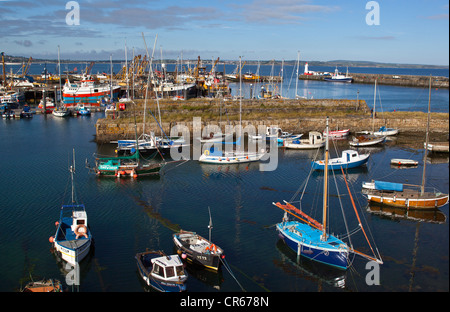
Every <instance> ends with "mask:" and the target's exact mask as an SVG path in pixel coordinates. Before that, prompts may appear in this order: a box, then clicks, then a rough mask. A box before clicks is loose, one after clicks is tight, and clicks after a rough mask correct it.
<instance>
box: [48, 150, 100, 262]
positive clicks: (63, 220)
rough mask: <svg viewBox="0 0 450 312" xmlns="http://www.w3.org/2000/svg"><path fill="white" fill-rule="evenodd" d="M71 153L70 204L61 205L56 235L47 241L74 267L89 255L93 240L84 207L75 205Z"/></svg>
mask: <svg viewBox="0 0 450 312" xmlns="http://www.w3.org/2000/svg"><path fill="white" fill-rule="evenodd" d="M73 153H74V156H73V165H72V166H70V168H69V171H70V176H71V181H72V200H71V203H70V204H68V205H62V207H61V212H60V218H59V221H57V222H56V223H55V225H56V233H55V235H54V236H51V237H50V238H49V241H50V243H52V244H53V247H54V248H55V250H56V251H57V253H58V254H59V255H60V256H61V258H62V259H63V260H64V261H66V262H68V263H70V264H72V265H75V264H76V263H79V262H81V261H82V260H83V259H84V258H85V257H86V255H87V254H88V253H89V250H90V248H91V245H92V241H93V238H92V234H91V231H90V229H89V224H88V218H87V213H86V209H85V206H84V204H77V203H76V198H75V188H74V179H73V176H74V173H75V151H74V152H73Z"/></svg>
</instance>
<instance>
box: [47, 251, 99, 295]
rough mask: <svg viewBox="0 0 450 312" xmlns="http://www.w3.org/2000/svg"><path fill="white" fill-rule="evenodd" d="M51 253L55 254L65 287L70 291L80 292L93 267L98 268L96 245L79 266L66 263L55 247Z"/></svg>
mask: <svg viewBox="0 0 450 312" xmlns="http://www.w3.org/2000/svg"><path fill="white" fill-rule="evenodd" d="M50 252H51V253H52V254H53V256H54V258H55V260H56V265H57V266H58V269H59V271H60V272H61V274H62V276H64V278H61V281H62V284H63V285H67V287H68V288H67V290H68V291H79V290H80V288H79V287H80V285H81V282H82V281H83V280H84V279H85V278H86V276H87V275H88V274H89V272H90V271H91V269H92V265H94V266H97V267H98V264H97V262H96V259H95V245H92V246H91V249H90V250H89V253H88V254H87V255H86V257H85V258H84V259H83V261H81V262H80V263H78V264H77V265H72V264H70V263H68V262H66V261H64V260H63V258H62V257H61V255H60V253H59V252H58V251H57V250H56V249H55V248H53V247H52V248H51V249H50ZM93 262H94V263H93ZM96 269H98V268H96ZM103 291H105V289H103Z"/></svg>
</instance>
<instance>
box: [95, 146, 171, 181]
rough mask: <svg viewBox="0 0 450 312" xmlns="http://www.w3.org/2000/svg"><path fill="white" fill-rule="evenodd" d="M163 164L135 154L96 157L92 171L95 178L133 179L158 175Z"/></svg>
mask: <svg viewBox="0 0 450 312" xmlns="http://www.w3.org/2000/svg"><path fill="white" fill-rule="evenodd" d="M165 164H166V163H165V162H162V163H156V162H151V161H149V160H148V159H145V158H143V157H142V156H140V154H139V152H136V153H135V154H134V155H131V156H117V157H97V158H95V168H91V169H93V171H94V172H95V174H96V175H97V176H105V177H117V178H120V177H127V176H128V177H133V178H137V177H138V176H149V175H158V174H159V172H160V170H161V168H163V167H164V166H165Z"/></svg>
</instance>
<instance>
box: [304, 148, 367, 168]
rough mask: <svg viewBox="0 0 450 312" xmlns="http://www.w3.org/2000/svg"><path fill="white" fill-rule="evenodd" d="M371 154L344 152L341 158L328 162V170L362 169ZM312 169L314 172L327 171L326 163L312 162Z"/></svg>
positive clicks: (331, 159) (352, 151)
mask: <svg viewBox="0 0 450 312" xmlns="http://www.w3.org/2000/svg"><path fill="white" fill-rule="evenodd" d="M369 156H370V154H362V155H361V154H359V153H358V152H357V151H354V150H345V151H343V152H342V155H341V157H337V158H330V159H329V160H328V170H336V169H340V168H343V169H351V168H356V167H360V166H362V165H364V164H366V163H367V161H368V160H369ZM312 168H313V169H314V170H325V161H324V160H316V161H313V162H312Z"/></svg>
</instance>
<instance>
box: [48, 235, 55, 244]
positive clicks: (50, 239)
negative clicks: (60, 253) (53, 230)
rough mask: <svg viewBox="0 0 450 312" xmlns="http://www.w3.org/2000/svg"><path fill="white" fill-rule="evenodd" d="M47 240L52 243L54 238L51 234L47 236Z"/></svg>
mask: <svg viewBox="0 0 450 312" xmlns="http://www.w3.org/2000/svg"><path fill="white" fill-rule="evenodd" d="M48 241H49V242H50V243H52V244H53V242H54V241H55V238H54V237H53V236H50V237H49V238H48Z"/></svg>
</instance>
